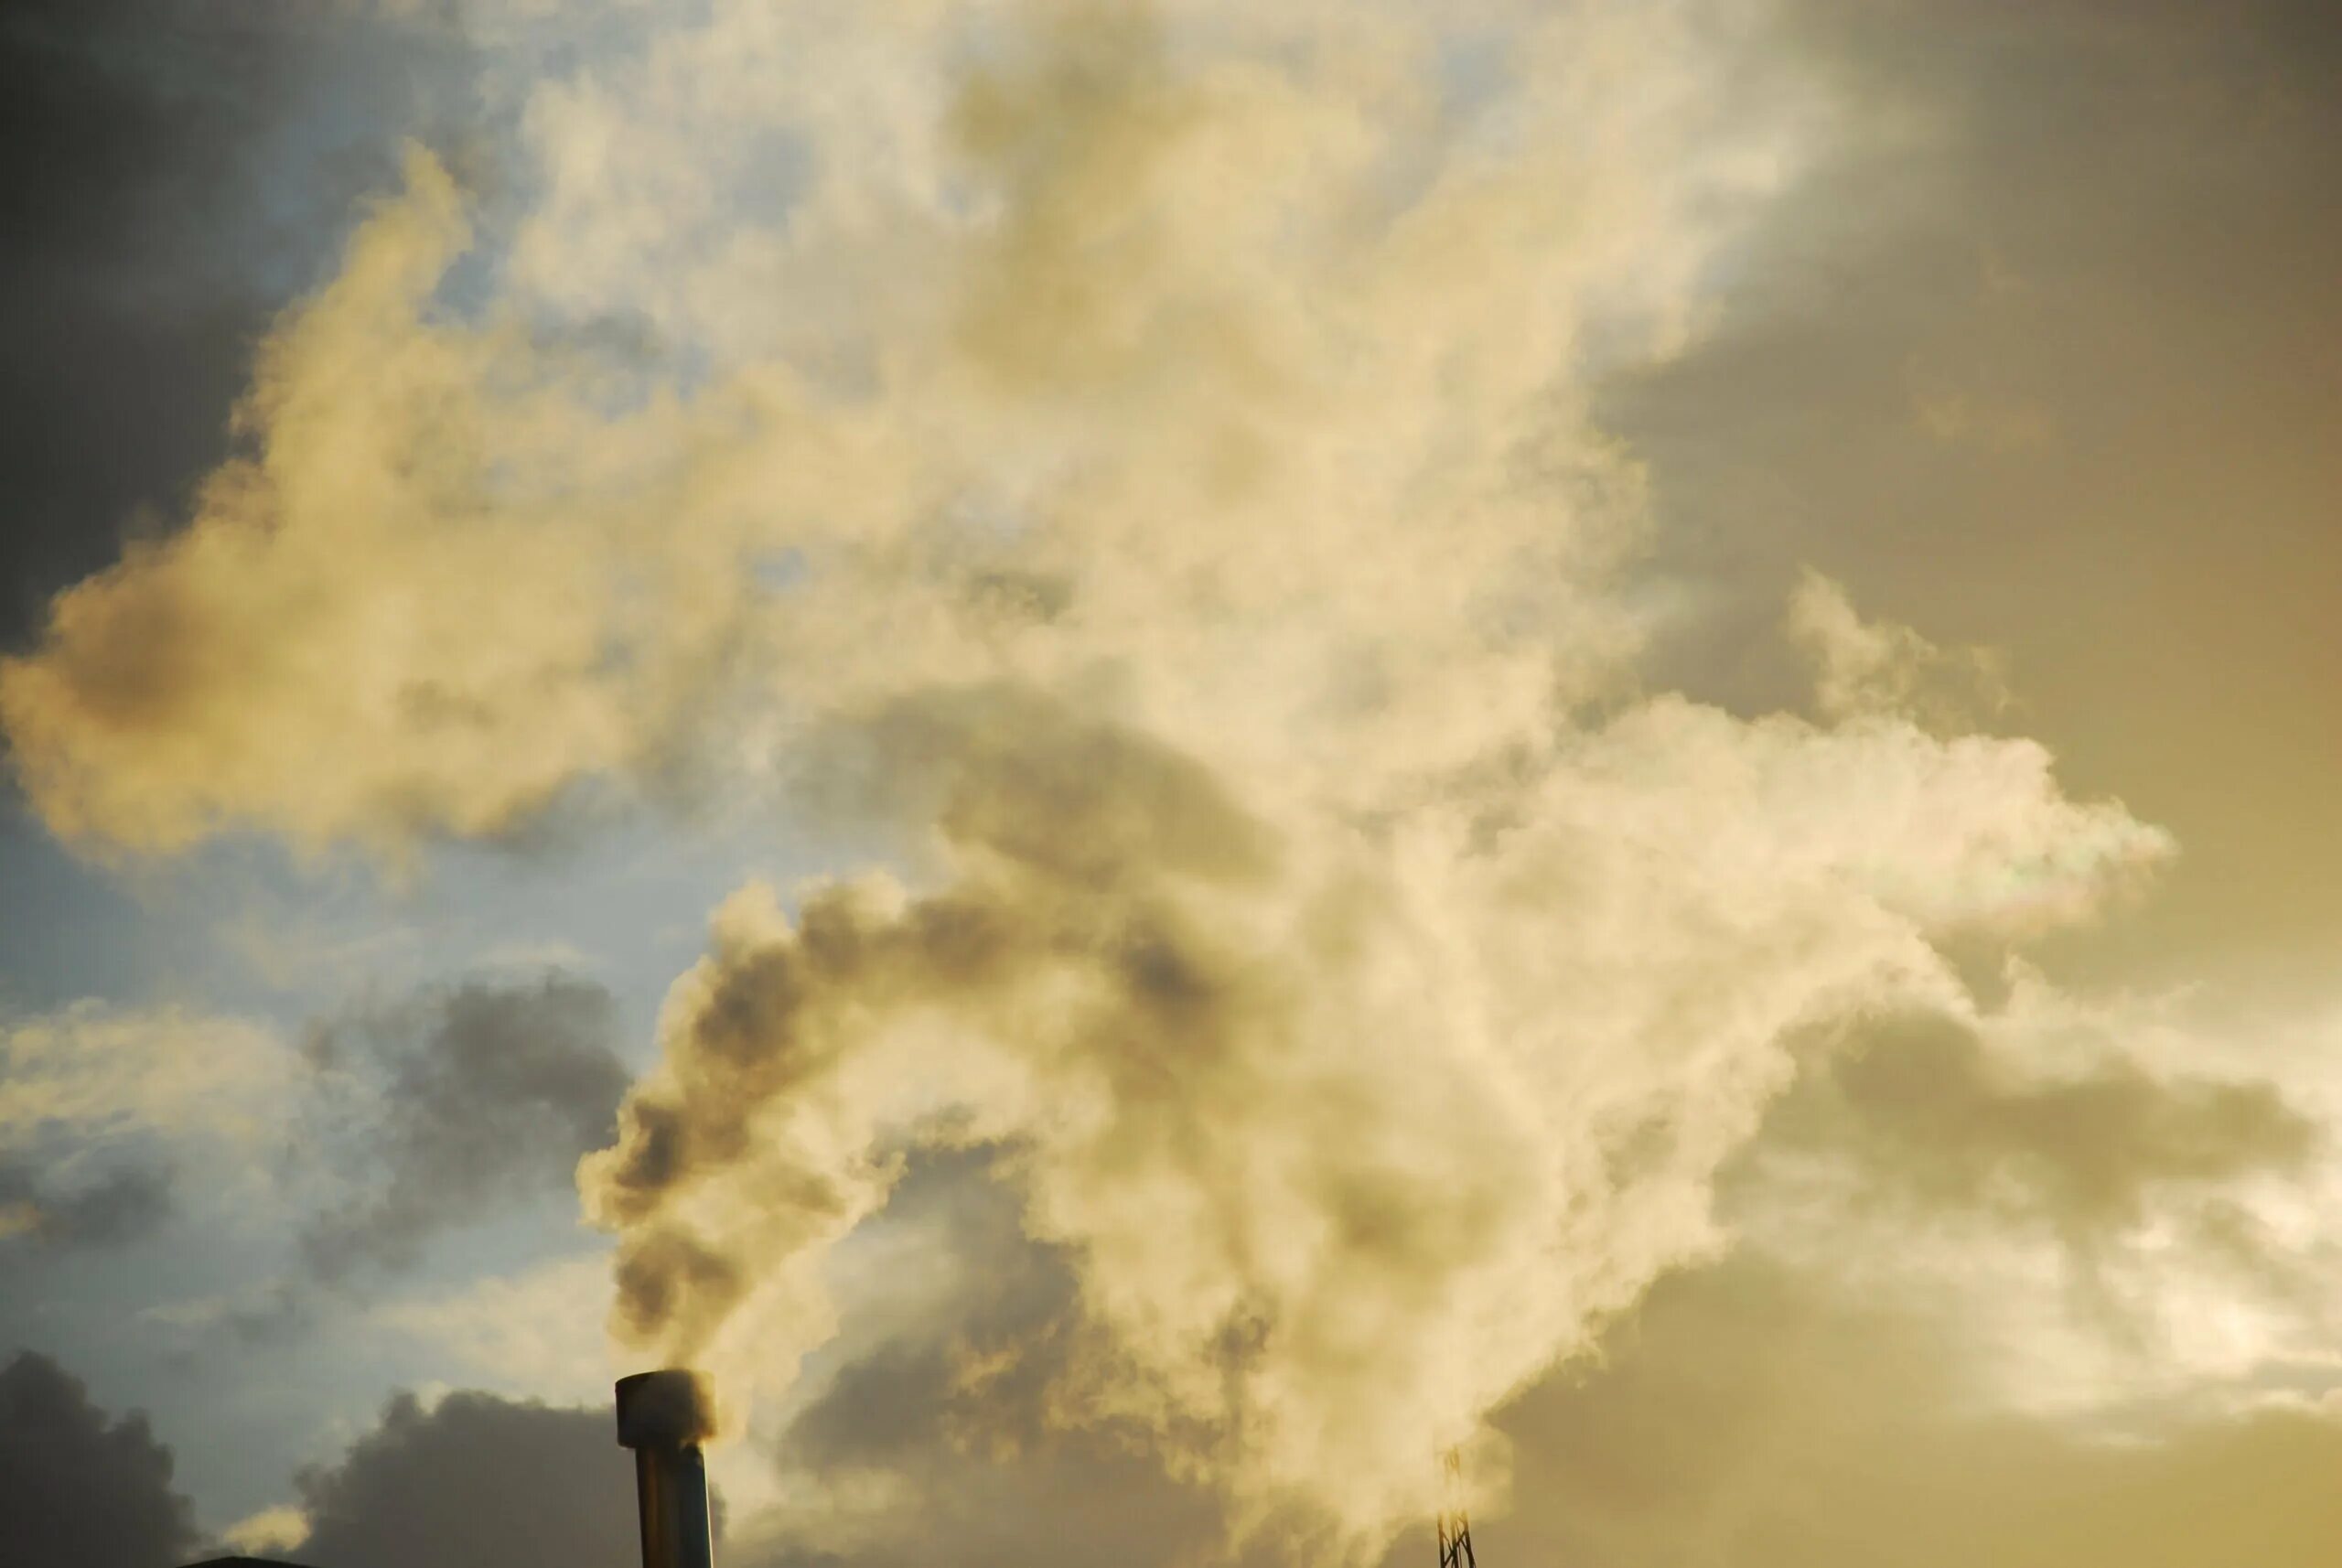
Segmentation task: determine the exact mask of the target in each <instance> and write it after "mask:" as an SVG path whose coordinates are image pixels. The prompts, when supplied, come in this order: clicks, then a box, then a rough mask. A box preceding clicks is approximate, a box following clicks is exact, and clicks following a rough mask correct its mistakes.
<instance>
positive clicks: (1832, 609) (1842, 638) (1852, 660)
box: [1789, 570, 2009, 734]
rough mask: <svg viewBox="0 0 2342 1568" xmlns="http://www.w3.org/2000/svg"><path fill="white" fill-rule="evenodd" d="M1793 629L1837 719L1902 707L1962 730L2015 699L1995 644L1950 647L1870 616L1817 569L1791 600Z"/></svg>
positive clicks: (1825, 709)
mask: <svg viewBox="0 0 2342 1568" xmlns="http://www.w3.org/2000/svg"><path fill="white" fill-rule="evenodd" d="M1789 639H1790V640H1791V641H1792V642H1794V643H1795V644H1797V646H1798V647H1799V650H1802V651H1803V652H1804V653H1805V654H1806V656H1807V657H1808V658H1809V659H1810V660H1812V661H1813V664H1814V668H1815V682H1814V688H1815V689H1814V701H1815V703H1816V704H1817V705H1818V706H1819V708H1820V709H1821V712H1822V713H1824V714H1828V715H1830V716H1832V717H1833V718H1851V717H1855V716H1858V715H1860V714H1881V713H1884V714H1907V715H1910V716H1913V717H1916V718H1919V719H1922V720H1925V721H1928V723H1929V724H1930V725H1931V727H1935V728H1939V729H1941V730H1946V731H1950V732H1951V733H1954V734H1957V733H1959V732H1961V731H1963V730H1967V729H1972V728H1974V727H1975V724H1976V721H1977V720H1978V719H1979V718H1981V717H1984V716H1987V715H1989V714H1992V713H1993V711H1994V710H1996V709H1999V708H2003V707H2005V706H2006V705H2007V704H2008V702H2009V693H2008V690H2007V688H2006V686H2005V684H2004V675H2003V672H2002V671H2001V669H2000V661H1999V660H1996V659H1995V658H1994V657H1993V654H1992V652H1991V650H1988V649H1972V648H1971V649H1960V650H1943V649H1939V648H1937V647H1936V646H1935V645H1934V644H1933V643H1930V642H1929V641H1928V639H1926V638H1923V637H1921V636H1920V635H1919V634H1918V632H1916V631H1913V630H1912V629H1911V628H1909V627H1903V626H1891V625H1885V624H1880V623H1876V622H1868V621H1864V619H1863V618H1861V617H1860V616H1858V615H1856V614H1855V613H1854V607H1853V605H1852V604H1851V603H1850V602H1849V601H1848V600H1847V598H1846V590H1845V588H1844V587H1843V585H1840V584H1837V583H1833V582H1832V581H1831V580H1830V579H1829V578H1827V577H1824V576H1822V575H1821V574H1820V573H1818V572H1814V571H1810V570H1809V571H1808V572H1807V573H1806V574H1805V575H1804V576H1803V577H1802V578H1801V579H1800V580H1799V583H1798V587H1797V592H1796V593H1795V594H1794V595H1793V596H1791V597H1790V599H1789Z"/></svg>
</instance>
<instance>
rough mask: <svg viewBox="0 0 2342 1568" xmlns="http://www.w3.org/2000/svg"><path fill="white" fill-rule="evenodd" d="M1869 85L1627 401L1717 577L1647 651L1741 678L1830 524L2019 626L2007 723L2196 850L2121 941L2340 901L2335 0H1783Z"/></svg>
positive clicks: (1698, 550) (1622, 383)
mask: <svg viewBox="0 0 2342 1568" xmlns="http://www.w3.org/2000/svg"><path fill="white" fill-rule="evenodd" d="M1782 11H1783V14H1784V16H1785V18H1786V21H1787V38H1788V40H1789V44H1788V47H1789V48H1792V49H1793V50H1795V51H1796V53H1797V55H1798V56H1799V59H1803V60H1805V61H1806V62H1807V63H1808V64H1810V66H1812V67H1813V68H1814V69H1816V70H1819V71H1821V73H1822V74H1823V76H1824V78H1825V79H1826V80H1827V81H1830V82H1831V83H1832V84H1833V86H1834V87H1835V88H1836V90H1837V91H1839V92H1840V93H1841V94H1842V96H1843V99H1844V101H1845V102H1849V103H1850V104H1851V110H1850V113H1849V116H1848V119H1847V120H1846V122H1845V123H1844V124H1843V125H1842V128H1841V130H1842V134H1838V135H1835V136H1833V138H1832V145H1831V150H1830V151H1829V153H1828V154H1827V156H1826V157H1825V159H1824V161H1823V163H1822V164H1821V166H1820V168H1819V169H1818V171H1817V172H1816V173H1815V175H1814V176H1813V177H1811V178H1810V179H1809V180H1807V181H1806V182H1804V183H1803V184H1802V185H1801V186H1800V187H1799V188H1798V189H1797V190H1796V191H1795V192H1794V193H1793V194H1792V195H1791V197H1790V198H1789V199H1787V200H1785V201H1784V202H1782V203H1781V204H1780V206H1779V207H1778V209H1777V211H1776V213H1775V214H1774V216H1772V217H1771V218H1770V219H1768V220H1767V223H1766V225H1765V227H1764V228H1763V230H1762V231H1760V232H1759V233H1758V234H1757V235H1756V237H1755V239H1754V241H1753V242H1751V243H1750V244H1749V245H1748V246H1747V247H1746V249H1745V250H1744V251H1743V252H1742V253H1740V254H1739V255H1738V256H1736V257H1735V262H1734V263H1733V266H1732V269H1731V274H1730V278H1729V290H1728V293H1727V295H1725V297H1724V317H1723V319H1722V320H1721V321H1720V323H1719V324H1718V327H1717V330H1716V331H1715V332H1714V334H1713V335H1712V336H1710V337H1708V338H1706V339H1705V340H1703V342H1702V343H1701V344H1700V345H1698V346H1697V347H1696V348H1695V349H1693V351H1692V352H1691V353H1690V354H1688V355H1686V356H1684V357H1683V358H1681V359H1680V360H1674V361H1671V362H1669V363H1666V364H1663V365H1660V366H1659V367H1656V368H1654V369H1652V370H1649V371H1645V372H1642V373H1639V374H1637V375H1634V376H1631V377H1627V378H1623V379H1621V380H1619V381H1617V382H1615V383H1614V384H1613V385H1612V386H1611V387H1610V388H1609V389H1608V391H1607V392H1606V396H1605V398H1604V400H1603V403H1602V413H1603V416H1604V418H1605V420H1606V423H1607V424H1610V425H1611V426H1612V427H1613V428H1614V429H1616V430H1617V431H1618V432H1619V433H1620V434H1621V435H1624V436H1625V437H1626V438H1628V440H1629V441H1630V442H1631V443H1632V444H1633V446H1634V447H1635V449H1636V450H1637V451H1638V454H1640V455H1641V456H1645V457H1646V458H1647V459H1649V461H1650V463H1651V465H1652V473H1653V478H1654V481H1655V494H1656V497H1657V499H1658V503H1659V506H1660V512H1661V521H1662V525H1663V526H1662V528H1661V531H1660V534H1659V536H1658V548H1659V551H1660V557H1659V561H1658V565H1659V566H1660V569H1661V570H1662V571H1663V572H1664V573H1665V574H1667V575H1669V576H1670V577H1671V578H1673V579H1675V580H1678V581H1684V580H1688V581H1689V582H1691V583H1692V584H1693V585H1696V588H1697V590H1698V592H1699V593H1700V595H1701V596H1702V597H1701V603H1702V605H1703V612H1704V613H1703V614H1702V615H1701V616H1700V617H1698V618H1696V620H1692V619H1687V620H1686V621H1685V622H1684V623H1683V627H1682V629H1681V635H1680V637H1679V639H1678V640H1676V641H1675V642H1674V643H1673V644H1671V646H1669V647H1668V648H1667V649H1666V650H1665V657H1664V658H1663V659H1662V660H1661V661H1660V666H1659V667H1658V668H1657V669H1656V670H1655V671H1653V674H1652V678H1653V679H1654V680H1655V681H1657V682H1660V683H1663V684H1673V683H1680V684H1682V685H1684V686H1685V687H1687V688H1688V689H1690V690H1692V692H1694V693H1698V694H1703V695H1706V696H1710V697H1714V698H1716V699H1718V700H1722V701H1724V702H1726V703H1729V704H1731V705H1733V706H1735V707H1736V708H1739V709H1742V710H1744V711H1751V710H1762V709H1766V708H1770V707H1776V706H1786V705H1793V704H1795V703H1798V702H1799V700H1800V698H1801V693H1803V691H1804V690H1805V683H1804V682H1805V678H1804V676H1803V674H1802V672H1800V671H1798V670H1796V669H1795V668H1793V666H1792V664H1791V661H1790V660H1789V656H1788V654H1787V653H1786V652H1785V651H1783V652H1780V653H1778V654H1776V655H1773V656H1764V655H1752V652H1751V650H1761V649H1763V648H1764V647H1765V646H1766V644H1767V640H1768V638H1769V637H1770V633H1771V628H1773V627H1774V626H1775V625H1776V624H1777V622H1778V617H1779V615H1780V607H1781V604H1782V602H1783V600H1784V599H1785V597H1786V596H1787V595H1788V593H1789V590H1790V588H1791V587H1792V586H1793V585H1794V583H1795V582H1796V580H1797V574H1798V572H1799V569H1800V568H1801V567H1802V566H1803V565H1806V564H1811V565H1814V566H1816V567H1819V568H1820V569H1821V570H1823V571H1825V572H1827V573H1829V574H1830V575H1832V576H1833V577H1837V578H1839V579H1841V580H1842V581H1844V582H1845V583H1846V584H1847V585H1848V586H1849V588H1850V589H1851V590H1852V593H1853V600H1854V602H1855V603H1856V604H1857V605H1858V606H1860V607H1863V608H1864V611H1865V613H1868V614H1874V615H1882V616H1885V617H1886V618H1891V619H1894V620H1897V621H1902V622H1906V623H1908V624H1911V625H1914V626H1917V627H1918V628H1919V629H1920V630H1921V631H1923V632H1925V633H1927V634H1928V636H1930V637H1932V638H1935V639H1938V640H1939V641H1941V642H1944V643H1947V644H1963V645H1964V644H1985V645H1991V646H1994V647H1998V648H2003V649H2005V650H2007V652H2008V654H2009V656H2010V658H2009V675H2010V679H2011V683H2012V685H2013V687H2014V691H2015V693H2016V696H2017V699H2018V702H2017V706H2016V707H2015V708H2014V710H2012V711H2011V713H2010V714H2007V715H2005V716H2006V718H2007V720H2008V722H2009V723H2011V724H2012V725H2015V726H2016V727H2019V728H2021V729H2023V730H2024V731H2025V732H2026V733H2029V734H2034V735H2036V736H2040V737H2041V738H2043V739H2044V740H2046V741H2047V743H2048V744H2049V745H2051V746H2053V747H2054V748H2055V749H2056V750H2057V753H2058V755H2059V759H2060V774H2061V777H2063V778H2064V779H2066V780H2067V781H2068V786H2069V787H2070V788H2073V789H2076V790H2078V791H2079V792H2080V793H2083V794H2092V793H2096V792H2100V791H2110V790H2119V791H2120V792H2121V793H2122V795H2123V797H2124V799H2125V800H2126V801H2127V802H2128V803H2129V804H2130V805H2131V806H2132V807H2133V809H2134V810H2135V811H2138V812H2139V814H2140V815H2142V816H2143V817H2145V818H2146V819H2148V820H2151V821H2155V822H2162V823H2164V824H2165V825H2167V826H2169V827H2171V828H2172V829H2173V830H2174V831H2175V832H2176V834H2177V836H2178V838H2179V841H2180V843H2182V844H2183V845H2185V846H2186V854H2185V856H2184V857H2183V859H2182V861H2181V862H2180V863H2179V865H2178V866H2177V867H2176V869H2175V872H2174V873H2173V874H2172V876H2171V879H2170V884H2169V889H2170V890H2169V892H2168V894H2167V895H2166V896H2165V897H2162V898H2160V899H2158V900H2157V901H2156V902H2155V903H2154V905H2153V906H2151V907H2150V908H2147V909H2146V910H2144V911H2143V913H2142V918H2139V919H2137V920H2126V921H2125V922H2124V923H2123V926H2122V929H2121V930H2119V931H2116V932H2113V933H2111V934H2109V935H2108V936H2106V937H2104V938H2100V939H2094V940H2097V941H2099V942H2100V947H2099V949H2098V950H2099V951H2100V952H2103V953H2105V954H2108V955H2109V961H2120V960H2122V958H2123V957H2124V956H2125V955H2129V956H2130V957H2133V958H2136V959H2138V960H2140V961H2155V960H2157V959H2159V958H2167V957H2168V956H2170V955H2171V954H2173V953H2176V952H2180V951H2186V952H2189V953H2191V954H2193V955H2195V957H2196V961H2197V964H2198V965H2199V966H2200V964H2201V962H2202V961H2203V959H2204V956H2205V955H2207V954H2211V955H2218V956H2227V955H2231V954H2238V955H2241V954H2245V953H2249V952H2252V951H2255V950H2261V951H2267V950H2272V949H2275V948H2279V947H2283V946H2290V947H2292V948H2293V949H2294V950H2296V951H2299V952H2301V953H2304V954H2313V953H2321V952H2326V951H2330V950H2331V949H2332V943H2333V939H2334V938H2335V937H2336V936H2337V934H2342V838H2337V836H2336V835H2334V834H2332V833H2331V832H2325V831H2323V829H2322V828H2321V826H2320V824H2321V823H2323V822H2326V821H2327V820H2329V814H2330V799H2329V796H2330V785H2331V778H2332V757H2333V756H2334V755H2335V750H2334V748H2335V746H2336V745H2337V737H2342V705H2337V703H2342V699H2337V696H2336V693H2337V692H2342V618H2337V617H2336V616H2334V615H2333V614H2332V607H2331V597H2332V590H2331V586H2330V585H2332V584H2333V583H2334V582H2336V581H2337V580H2342V579H2338V577H2337V575H2342V529H2337V526H2336V513H2335V501H2334V498H2335V497H2336V496H2337V494H2342V447H2337V445H2336V444H2335V442H2334V441H2333V440H2332V431H2333V429H2334V427H2335V419H2336V414H2337V410H2342V379H2337V369H2336V366H2337V360H2336V359H2335V357H2334V356H2333V355H2331V354H2329V353H2326V352H2323V351H2321V350H2320V349H2317V348H2313V347H2312V346H2313V345H2321V346H2322V345H2325V344H2329V343H2332V342H2335V341H2337V340H2342V290H2337V288H2336V287H2335V286H2334V265H2333V258H2334V257H2335V255H2336V254H2337V253H2342V70H2337V65H2342V8H2337V7H2335V6H2333V5H2324V4H2318V3H2316V0H2245V3H2242V4H2238V5H2197V4H2189V3H2186V0H2142V3H2138V4H2124V5H2097V4H2088V3H2084V0H2061V3H2056V4H2047V5H2041V4H2014V3H2003V0H1982V3H1971V0H1879V3H1869V0H1863V3H1855V0H1791V3H1789V5H1785V6H1784V7H1783V8H1782Z"/></svg>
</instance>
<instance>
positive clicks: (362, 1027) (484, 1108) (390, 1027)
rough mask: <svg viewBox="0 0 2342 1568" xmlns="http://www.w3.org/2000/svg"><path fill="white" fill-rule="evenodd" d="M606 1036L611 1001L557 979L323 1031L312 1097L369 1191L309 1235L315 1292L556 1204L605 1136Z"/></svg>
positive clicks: (464, 993)
mask: <svg viewBox="0 0 2342 1568" xmlns="http://www.w3.org/2000/svg"><path fill="white" fill-rule="evenodd" d="M617 1037H618V1016H617V1007H616V1004H615V1002H614V1001H613V999H612V998H611V996H610V994H609V993H608V992H607V991H605V990H603V989H602V988H601V987H600V986H598V985H595V984H592V983H588V982H585V981H580V980H574V979H568V978H564V977H561V976H548V977H547V978H545V979H543V981H540V982H537V983H526V984H513V985H492V984H489V983H467V984H465V985H463V986H460V987H458V988H457V989H456V990H454V991H451V992H447V993H440V994H432V995H427V996H424V997H421V998H418V999H416V1000H414V1001H412V1002H409V1003H407V1004H404V1005H403V1006H399V1007H394V1008H391V1009H388V1010H386V1011H383V1012H381V1013H377V1014H372V1015H361V1016H356V1017H352V1018H349V1019H345V1020H342V1021H340V1022H338V1023H336V1024H334V1025H332V1026H328V1027H327V1028H326V1029H324V1030H322V1031H320V1032H319V1033H318V1034H317V1036H315V1037H314V1038H313V1040H312V1042H311V1046H310V1050H311V1055H312V1058H313V1059H314V1060H316V1061H317V1064H318V1066H319V1068H320V1070H321V1074H322V1077H321V1088H322V1089H323V1090H325V1091H326V1092H327V1093H328V1096H329V1097H330V1098H332V1099H333V1100H334V1101H336V1103H337V1109H338V1110H342V1111H346V1112H349V1115H350V1117H351V1133H350V1136H351V1137H352V1139H353V1141H354V1143H355V1150H356V1152H358V1153H360V1156H361V1165H360V1169H361V1171H363V1172H364V1173H365V1174H366V1175H370V1176H372V1177H373V1178H374V1185H373V1186H371V1187H370V1188H368V1189H367V1190H364V1191H362V1192H361V1193H360V1195H359V1196H358V1197H355V1198H353V1199H352V1200H350V1201H349V1203H347V1204H344V1205H342V1206H340V1207H338V1208H334V1209H332V1210H330V1211H328V1212H327V1213H325V1214H322V1215H320V1216H318V1217H317V1219H316V1220H315V1221H314V1222H313V1223H312V1224H311V1225H310V1227H309V1228H308V1230H307V1231H306V1234H305V1236H304V1238H303V1248H304V1251H305V1253H306V1258H307V1260H308V1262H309V1263H310V1264H311V1265H312V1267H313V1268H314V1269H315V1270H316V1271H317V1273H319V1274H321V1275H322V1276H324V1277H327V1278H336V1277H339V1276H341V1275H343V1274H346V1273H349V1271H350V1270H351V1269H353V1268H356V1267H358V1266H360V1265H361V1264H373V1265H377V1266H381V1267H392V1268H395V1267H400V1266H403V1265H405V1264H408V1263H411V1262H414V1260H415V1259H416V1257H417V1256H418V1255H419V1253H420V1251H421V1249H422V1247H423V1245H424V1243H425V1242H426V1241H428V1240H430V1239H431V1238H432V1237H433V1236H435V1235H437V1234H439V1233H440V1232H442V1231H444V1230H448V1229H450V1228H453V1227H456V1226H458V1225H461V1224H463V1223H465V1222H467V1221H468V1220H471V1219H477V1218H478V1217H480V1216H482V1215H484V1214H487V1213H489V1212H492V1211H493V1209H494V1208H496V1207H497V1206H498V1205H500V1204H503V1203H510V1202H515V1201H520V1200H522V1199H526V1198H531V1197H543V1196H545V1195H548V1194H564V1195H565V1194H566V1193H567V1192H568V1191H569V1190H570V1180H571V1172H572V1171H573V1169H574V1168H575V1165H576V1163H577V1160H578V1157H579V1156H580V1155H584V1154H585V1153H586V1152H588V1151H589V1150H593V1149H596V1148H599V1147H601V1146H603V1145H604V1144H607V1143H608V1142H610V1140H611V1138H612V1137H613V1136H614V1135H615V1129H616V1119H617V1114H618V1101H619V1098H620V1097H621V1096H622V1095H623V1094H624V1093H625V1092H626V1088H627V1082H628V1075H627V1070H626V1068H625V1065H624V1064H623V1063H622V1062H621V1061H620V1060H619V1059H618V1052H617V1050H616V1048H615V1041H616V1039H617ZM337 1090H347V1091H348V1094H347V1098H346V1101H345V1099H344V1097H343V1096H342V1095H341V1094H338V1093H337V1092H336V1091H337ZM361 1179H363V1178H362V1177H361Z"/></svg>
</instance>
